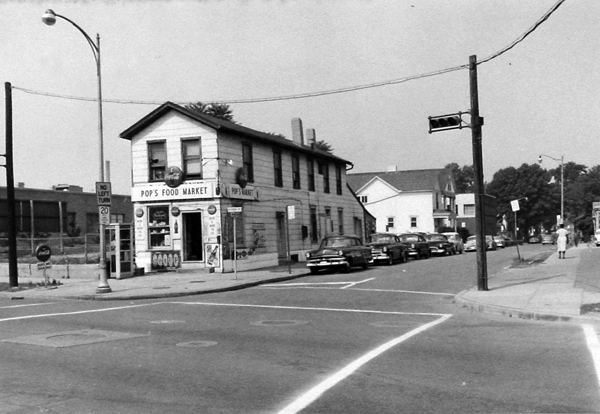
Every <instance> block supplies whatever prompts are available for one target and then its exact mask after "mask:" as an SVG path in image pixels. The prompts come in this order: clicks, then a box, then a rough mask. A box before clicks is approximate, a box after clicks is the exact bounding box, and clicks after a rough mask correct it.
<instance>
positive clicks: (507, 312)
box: [454, 290, 598, 322]
mask: <svg viewBox="0 0 600 414" xmlns="http://www.w3.org/2000/svg"><path fill="white" fill-rule="evenodd" d="M469 291H470V290H463V291H462V292H460V293H458V294H457V295H455V296H454V302H455V303H456V304H457V305H459V306H462V307H464V308H467V309H469V310H471V311H474V312H480V313H488V314H492V315H499V316H505V317H508V318H518V319H524V320H535V321H545V322H585V321H587V322H592V321H595V322H597V321H598V318H594V317H591V316H582V315H565V314H559V313H545V312H537V311H524V310H522V309H515V308H509V307H505V306H498V305H486V304H481V303H477V302H474V301H472V300H468V299H465V298H463V297H462V295H464V294H465V293H467V292H469Z"/></svg>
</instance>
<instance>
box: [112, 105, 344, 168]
mask: <svg viewBox="0 0 600 414" xmlns="http://www.w3.org/2000/svg"><path fill="white" fill-rule="evenodd" d="M170 111H175V112H177V113H179V114H181V115H184V116H186V117H188V118H191V119H193V120H195V121H198V122H200V123H201V124H204V125H207V126H209V127H211V128H214V129H216V130H217V131H218V130H222V131H229V132H233V133H235V134H237V135H242V136H244V137H246V138H251V139H253V140H255V141H260V142H263V143H265V144H270V145H277V146H279V147H284V148H287V149H290V150H292V151H298V152H303V153H307V154H309V155H311V156H314V157H315V158H326V159H329V160H332V161H334V162H338V163H344V164H350V165H353V164H352V163H351V162H350V161H348V160H345V159H343V158H340V157H337V156H335V155H333V154H330V153H328V152H326V151H322V150H319V149H316V148H315V149H313V148H312V147H311V146H308V145H300V144H298V143H296V142H293V141H290V140H288V139H286V138H284V137H282V136H279V135H275V134H269V133H266V132H261V131H257V130H254V129H251V128H246V127H244V126H241V125H239V124H236V123H234V122H230V121H226V120H224V119H220V118H215V117H213V116H210V115H206V114H201V113H199V112H195V111H191V110H189V109H186V108H184V107H182V106H180V105H177V104H174V103H173V102H165V103H164V104H162V105H161V106H159V107H158V108H156V109H155V110H154V111H152V112H150V113H149V114H148V115H146V116H145V117H143V118H142V119H140V120H139V121H137V122H136V123H135V124H133V125H132V126H130V127H129V128H127V129H126V130H125V131H123V132H121V133H120V134H119V137H121V138H123V139H127V140H129V141H131V139H132V138H133V137H134V136H135V135H137V134H139V133H140V132H141V131H142V130H143V129H145V128H146V127H148V126H149V125H151V124H153V123H154V122H156V121H157V120H158V119H160V118H161V117H163V116H165V115H166V114H167V113H168V112H170Z"/></svg>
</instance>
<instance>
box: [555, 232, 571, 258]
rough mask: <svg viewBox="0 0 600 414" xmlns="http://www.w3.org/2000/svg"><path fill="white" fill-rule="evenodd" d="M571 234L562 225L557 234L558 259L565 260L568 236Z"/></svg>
mask: <svg viewBox="0 0 600 414" xmlns="http://www.w3.org/2000/svg"><path fill="white" fill-rule="evenodd" d="M568 234H569V232H568V231H567V230H566V229H565V225H564V224H561V225H560V229H558V231H557V232H556V236H557V239H556V246H557V250H558V258H559V259H564V258H565V252H566V251H567V235H568Z"/></svg>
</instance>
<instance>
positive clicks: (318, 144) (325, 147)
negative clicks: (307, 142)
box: [315, 141, 333, 154]
mask: <svg viewBox="0 0 600 414" xmlns="http://www.w3.org/2000/svg"><path fill="white" fill-rule="evenodd" d="M315 148H317V149H318V150H321V151H325V152H328V153H330V154H333V148H331V145H329V144H328V143H326V142H325V141H317V142H316V143H315Z"/></svg>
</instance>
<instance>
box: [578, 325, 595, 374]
mask: <svg viewBox="0 0 600 414" xmlns="http://www.w3.org/2000/svg"><path fill="white" fill-rule="evenodd" d="M581 327H582V328H583V333H584V334H585V341H586V343H587V347H588V349H589V351H590V353H591V354H592V359H593V361H594V368H595V369H596V380H600V341H598V335H597V334H596V331H595V330H594V327H593V326H592V325H588V324H582V325H581Z"/></svg>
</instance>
